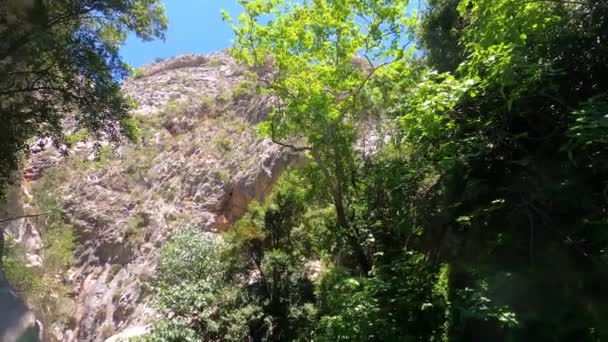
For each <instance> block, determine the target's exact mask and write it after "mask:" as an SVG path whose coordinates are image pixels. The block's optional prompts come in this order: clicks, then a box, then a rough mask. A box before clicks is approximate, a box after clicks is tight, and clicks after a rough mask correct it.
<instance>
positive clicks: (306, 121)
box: [225, 0, 413, 272]
mask: <svg viewBox="0 0 608 342" xmlns="http://www.w3.org/2000/svg"><path fill="white" fill-rule="evenodd" d="M241 4H242V6H243V8H244V12H243V14H241V16H240V17H239V19H238V25H235V26H234V29H235V32H236V36H237V38H236V41H235V48H234V50H233V54H234V56H235V57H236V58H237V59H238V60H240V61H242V62H245V63H246V64H248V65H250V66H252V67H255V68H256V69H257V70H258V71H259V75H260V78H261V79H260V81H261V82H262V83H263V84H264V85H265V89H264V92H266V93H268V94H270V95H271V96H272V97H274V98H275V100H276V104H277V106H276V107H275V109H274V111H273V112H272V113H271V114H270V117H269V119H268V120H267V121H265V122H263V123H262V124H261V125H260V131H261V133H262V134H263V135H265V136H268V137H270V138H271V139H272V140H273V141H274V142H276V143H278V144H280V145H283V146H286V147H289V148H291V149H293V150H297V151H308V152H310V154H311V155H312V158H313V159H314V161H315V162H316V164H317V165H318V166H319V168H320V170H321V171H322V175H323V182H324V184H325V186H326V187H327V189H328V192H329V193H330V195H331V197H332V199H333V203H334V206H335V209H336V216H337V224H338V226H339V228H340V230H341V232H342V233H343V234H344V235H345V236H347V237H348V241H349V244H350V245H351V248H352V249H353V250H354V251H355V257H356V259H357V262H358V263H359V266H360V269H361V271H363V272H367V271H369V269H370V263H369V258H368V257H367V256H366V253H365V251H364V250H363V248H362V246H361V240H362V239H363V237H362V236H361V235H362V234H361V232H360V231H359V230H358V228H357V227H355V226H353V225H352V224H351V216H352V212H350V208H349V203H348V201H347V199H348V193H349V192H350V191H351V190H352V187H351V185H350V184H351V180H352V179H354V177H353V174H352V170H354V167H353V164H354V151H353V147H354V144H355V142H356V141H357V138H358V134H359V132H358V131H359V127H358V125H359V123H360V120H361V118H362V117H363V115H364V114H365V113H369V112H371V111H372V109H373V106H370V102H369V101H370V100H371V99H372V98H373V93H374V91H373V88H371V87H369V85H370V84H371V82H369V81H370V79H372V78H373V77H374V76H375V75H376V74H378V73H380V72H382V69H383V68H384V67H386V66H388V65H390V64H394V63H398V62H401V61H403V60H404V58H405V57H407V56H409V55H410V54H411V53H413V48H412V47H411V46H410V44H409V43H410V41H411V36H410V34H411V30H410V27H411V25H412V23H413V22H412V20H411V19H410V17H408V16H406V15H405V13H406V8H407V4H408V1H391V2H384V1H375V0H349V1H335V0H319V1H311V2H308V1H305V2H302V3H290V2H286V1H281V0H278V1H277V0H252V1H241ZM268 16H270V17H271V18H272V19H270V20H267V18H268ZM225 17H226V19H227V20H228V21H231V22H232V20H231V19H230V18H229V17H228V15H225Z"/></svg>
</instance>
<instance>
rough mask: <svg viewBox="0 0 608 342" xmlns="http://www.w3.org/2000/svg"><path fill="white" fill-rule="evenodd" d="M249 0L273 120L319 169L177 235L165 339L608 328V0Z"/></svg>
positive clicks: (277, 133)
mask: <svg viewBox="0 0 608 342" xmlns="http://www.w3.org/2000/svg"><path fill="white" fill-rule="evenodd" d="M241 3H242V5H243V7H244V13H243V14H242V15H241V16H240V17H239V20H238V22H237V23H235V22H232V21H231V19H230V18H228V16H226V19H227V20H229V21H231V22H232V24H233V25H234V28H235V31H236V34H237V39H236V42H235V43H236V45H235V47H234V49H233V54H234V56H235V57H236V58H237V59H238V60H239V61H241V62H244V63H246V64H249V65H250V66H252V67H253V69H252V70H256V71H258V72H260V75H263V74H265V73H266V72H269V71H272V72H273V77H272V79H271V80H268V81H267V82H265V83H264V87H263V89H260V92H262V93H264V94H268V95H269V96H271V97H274V98H275V99H276V100H277V103H279V104H280V105H278V106H277V107H276V108H275V109H274V111H273V112H272V113H271V114H270V116H269V119H268V120H266V121H265V122H263V123H262V124H261V125H260V132H261V134H262V135H264V136H266V137H269V138H271V139H272V140H274V141H275V142H277V143H279V144H281V145H283V146H285V147H287V148H290V149H292V150H296V151H301V152H303V153H305V154H306V155H307V156H308V157H309V159H310V161H311V162H310V164H309V165H308V166H307V167H306V168H303V169H301V170H297V171H291V172H289V173H288V174H286V175H284V176H283V178H282V180H281V181H280V182H279V184H278V185H276V186H275V189H274V191H273V194H272V195H271V196H270V198H269V199H268V200H267V201H266V202H265V204H263V205H259V204H253V205H251V206H250V208H249V211H248V213H247V214H246V215H245V216H244V217H243V218H242V219H241V220H240V221H238V222H237V223H236V224H235V225H234V226H233V228H232V229H231V231H230V232H229V233H227V234H226V235H225V236H224V242H223V243H219V242H217V241H215V240H214V242H210V241H208V240H209V239H208V238H205V237H203V236H201V235H200V233H196V232H193V231H188V232H189V233H188V234H191V235H190V236H189V237H188V238H187V239H186V238H184V239H182V238H180V237H177V238H176V239H175V240H174V241H173V242H172V243H171V244H170V245H169V247H166V248H165V252H164V254H163V258H162V259H163V260H164V261H161V264H163V263H165V265H167V262H168V261H167V260H173V261H171V267H166V266H165V267H161V268H160V276H161V280H160V281H159V283H158V284H157V285H156V288H157V290H156V291H158V292H157V297H158V298H159V300H158V302H157V304H158V305H159V306H160V308H161V309H163V310H166V311H167V317H179V319H177V320H167V321H164V322H161V323H159V324H158V326H157V327H156V329H155V330H154V332H153V334H152V335H151V336H150V337H149V338H150V339H151V340H159V341H160V340H224V341H240V340H244V339H250V340H253V341H263V340H285V341H289V340H319V341H336V340H342V341H370V340H371V341H572V340H576V341H590V342H591V341H602V340H605V339H607V338H608V329H606V327H607V326H608V325H607V323H608V302H607V301H606V298H605V295H604V291H603V290H602V287H601V284H603V283H605V282H606V281H607V280H608V271H607V270H608V269H607V268H606V250H607V249H606V247H607V244H608V233H607V232H608V231H607V230H606V228H607V227H608V221H607V218H606V212H607V211H608V198H607V196H606V191H605V189H606V181H605V179H606V175H607V174H608V165H607V164H606V160H607V159H606V158H607V157H608V156H607V155H606V153H607V151H608V148H607V146H606V143H607V141H606V138H605V135H606V133H608V132H607V130H606V124H605V122H604V121H605V115H606V110H607V108H608V98H606V94H607V93H608V79H607V78H605V77H602V76H600V75H606V74H608V70H607V68H608V54H607V53H606V51H605V49H604V48H603V46H604V45H605V41H606V39H608V29H607V27H608V21H607V20H608V19H607V18H608V6H606V4H605V3H604V2H603V1H601V0H589V1H561V0H556V1H539V2H529V1H528V2H526V1H518V0H431V1H428V5H429V7H428V8H427V9H425V11H424V12H423V13H421V16H420V17H414V16H408V15H406V13H407V11H406V8H407V6H406V5H407V2H406V1H394V2H392V1H391V2H378V1H367V0H348V1H332V0H319V1H313V2H285V1H280V0H278V1H277V0H268V1H265V0H252V1H242V2H241ZM268 16H271V17H272V18H273V20H270V21H269V20H267V18H268ZM411 42H416V43H417V44H418V45H417V46H416V47H414V46H413V44H410V43H411ZM416 49H419V50H420V53H416V54H414V51H415V50H416ZM374 120H375V121H376V122H382V123H383V126H382V127H383V130H382V131H381V132H380V133H379V138H381V139H378V140H380V141H383V143H382V144H380V145H379V146H378V147H377V148H376V150H375V151H374V153H373V154H372V155H371V156H370V155H362V154H361V153H358V152H356V149H355V145H356V143H357V141H359V140H360V139H361V138H363V137H365V135H368V134H372V132H371V131H369V130H365V127H364V126H362V125H361V123H363V122H368V121H374ZM373 133H374V134H377V133H376V132H373ZM293 141H298V142H300V143H299V144H293V143H292V142H293ZM197 236H198V237H197ZM180 239H181V240H180ZM193 241H196V242H193ZM192 243H196V244H199V243H200V244H201V245H200V246H199V247H196V249H195V248H194V247H192V246H191V245H190V244H192ZM220 244H221V247H219V245H220ZM202 246H206V247H202ZM198 248H200V251H198V252H192V253H194V254H190V253H191V252H190V251H192V250H198ZM195 256H197V257H195ZM198 256H204V257H198ZM311 265H317V266H316V268H317V270H316V271H314V269H315V267H311ZM198 267H200V268H201V271H200V274H198V275H196V274H194V273H196V272H192V274H191V273H190V272H191V270H192V269H193V268H194V269H196V268H198ZM203 275H205V276H203ZM182 277H183V278H186V279H189V280H188V281H185V282H180V283H178V282H177V279H181V278H182ZM189 277H192V278H189ZM163 279H164V280H163ZM167 279H173V280H171V281H169V282H167ZM169 285H170V286H169ZM175 286H178V288H179V291H178V290H177V289H178V288H175ZM167 289H170V290H169V291H168V290H167ZM167 293H169V294H170V295H171V296H170V297H168V294H167ZM174 294H180V295H183V297H179V298H177V297H175V296H174ZM167 298H169V300H167Z"/></svg>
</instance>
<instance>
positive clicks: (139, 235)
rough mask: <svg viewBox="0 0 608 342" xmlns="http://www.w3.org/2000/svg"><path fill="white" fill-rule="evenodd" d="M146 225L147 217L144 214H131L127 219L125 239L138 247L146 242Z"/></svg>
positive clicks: (132, 245)
mask: <svg viewBox="0 0 608 342" xmlns="http://www.w3.org/2000/svg"><path fill="white" fill-rule="evenodd" d="M144 227H145V218H144V216H143V214H141V213H138V214H135V215H133V216H130V217H129V218H128V219H127V224H126V227H125V231H124V233H123V239H124V241H126V242H127V243H128V244H129V245H130V246H131V247H137V246H139V245H141V244H142V243H143V242H144Z"/></svg>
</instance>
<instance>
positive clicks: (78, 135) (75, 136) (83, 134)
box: [65, 129, 89, 146]
mask: <svg viewBox="0 0 608 342" xmlns="http://www.w3.org/2000/svg"><path fill="white" fill-rule="evenodd" d="M88 136H89V133H88V132H87V130H86V129H79V130H78V131H76V132H74V133H72V134H66V135H65V143H66V144H67V145H68V146H72V145H75V144H76V143H79V142H81V141H85V140H86V138H87V137H88Z"/></svg>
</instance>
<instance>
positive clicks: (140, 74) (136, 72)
mask: <svg viewBox="0 0 608 342" xmlns="http://www.w3.org/2000/svg"><path fill="white" fill-rule="evenodd" d="M145 76H146V70H144V69H143V68H137V69H134V70H133V74H132V75H131V77H133V79H134V80H138V79H140V78H143V77H145Z"/></svg>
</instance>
